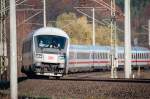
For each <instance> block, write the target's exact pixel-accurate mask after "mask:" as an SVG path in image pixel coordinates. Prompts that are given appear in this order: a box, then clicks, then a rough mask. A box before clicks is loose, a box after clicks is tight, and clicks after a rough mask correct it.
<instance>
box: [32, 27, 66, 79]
mask: <svg viewBox="0 0 150 99" xmlns="http://www.w3.org/2000/svg"><path fill="white" fill-rule="evenodd" d="M33 42H34V43H33V46H34V47H33V48H34V49H33V50H34V51H33V52H34V54H33V55H34V59H33V60H34V72H35V73H36V74H37V75H48V76H55V77H60V76H63V74H64V72H65V68H66V65H67V56H68V55H67V51H68V45H69V38H68V36H67V34H65V32H63V31H61V30H58V29H55V30H53V31H52V29H51V31H48V30H47V31H46V30H44V31H41V32H38V33H37V34H36V35H34V36H33Z"/></svg>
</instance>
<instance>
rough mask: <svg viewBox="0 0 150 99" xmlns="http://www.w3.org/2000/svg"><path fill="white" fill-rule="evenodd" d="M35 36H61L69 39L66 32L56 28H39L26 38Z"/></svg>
mask: <svg viewBox="0 0 150 99" xmlns="http://www.w3.org/2000/svg"><path fill="white" fill-rule="evenodd" d="M37 35H58V36H63V37H66V38H67V39H69V36H68V35H67V33H66V32H64V31H63V30H61V29H59V28H56V27H43V28H39V29H37V30H35V31H33V32H32V33H30V34H29V35H28V37H27V38H30V37H32V36H37Z"/></svg>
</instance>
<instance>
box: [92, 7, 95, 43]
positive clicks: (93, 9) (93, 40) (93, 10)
mask: <svg viewBox="0 0 150 99" xmlns="http://www.w3.org/2000/svg"><path fill="white" fill-rule="evenodd" d="M92 12H93V39H92V44H93V46H95V8H94V7H93V8H92Z"/></svg>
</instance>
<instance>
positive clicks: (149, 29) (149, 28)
mask: <svg viewBox="0 0 150 99" xmlns="http://www.w3.org/2000/svg"><path fill="white" fill-rule="evenodd" d="M148 32H149V42H148V44H149V47H150V19H149V20H148Z"/></svg>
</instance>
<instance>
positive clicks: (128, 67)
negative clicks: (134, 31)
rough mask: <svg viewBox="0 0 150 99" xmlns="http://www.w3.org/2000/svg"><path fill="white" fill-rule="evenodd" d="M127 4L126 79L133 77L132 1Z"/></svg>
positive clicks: (128, 0)
mask: <svg viewBox="0 0 150 99" xmlns="http://www.w3.org/2000/svg"><path fill="white" fill-rule="evenodd" d="M124 2H125V78H130V77H131V73H132V71H131V23H130V22H131V21H130V0H124Z"/></svg>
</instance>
